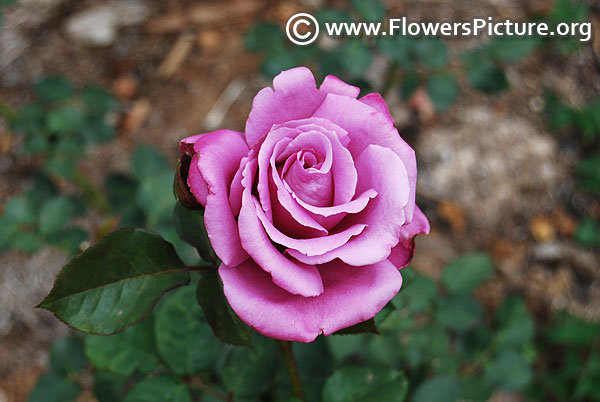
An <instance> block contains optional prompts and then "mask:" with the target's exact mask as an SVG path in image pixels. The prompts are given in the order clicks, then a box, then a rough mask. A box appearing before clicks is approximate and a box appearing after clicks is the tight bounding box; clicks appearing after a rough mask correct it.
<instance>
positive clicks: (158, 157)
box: [131, 145, 172, 181]
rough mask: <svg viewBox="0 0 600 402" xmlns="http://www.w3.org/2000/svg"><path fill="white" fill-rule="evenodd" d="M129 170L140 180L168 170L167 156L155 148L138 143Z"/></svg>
mask: <svg viewBox="0 0 600 402" xmlns="http://www.w3.org/2000/svg"><path fill="white" fill-rule="evenodd" d="M131 171H132V172H133V174H134V176H135V177H136V178H137V179H138V180H140V181H141V180H144V179H146V178H150V177H154V176H156V175H157V174H161V173H166V172H170V171H171V167H170V166H169V161H168V160H167V158H166V157H165V156H164V155H163V154H161V153H160V152H158V151H157V150H156V149H154V148H152V147H151V146H148V145H140V146H138V147H137V149H136V150H135V151H134V153H133V156H132V159H131ZM171 179H172V174H171Z"/></svg>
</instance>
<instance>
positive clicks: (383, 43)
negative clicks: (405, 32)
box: [377, 35, 415, 69]
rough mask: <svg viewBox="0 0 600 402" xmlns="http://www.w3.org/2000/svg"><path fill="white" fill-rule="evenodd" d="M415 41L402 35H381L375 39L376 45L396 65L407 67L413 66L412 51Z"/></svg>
mask: <svg viewBox="0 0 600 402" xmlns="http://www.w3.org/2000/svg"><path fill="white" fill-rule="evenodd" d="M414 46H415V41H414V40H413V39H411V38H407V37H405V36H402V35H395V36H383V37H380V38H379V39H378V40H377V47H378V48H379V50H380V51H381V52H382V53H383V54H384V55H385V56H387V57H388V58H389V59H390V60H391V61H392V62H394V63H395V64H396V65H397V66H398V67H400V68H403V69H408V68H411V67H412V66H413V60H412V59H413V57H412V52H413V50H414Z"/></svg>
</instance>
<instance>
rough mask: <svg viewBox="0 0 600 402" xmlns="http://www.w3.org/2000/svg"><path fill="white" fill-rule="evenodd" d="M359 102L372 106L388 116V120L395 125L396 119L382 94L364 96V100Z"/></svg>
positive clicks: (361, 99)
mask: <svg viewBox="0 0 600 402" xmlns="http://www.w3.org/2000/svg"><path fill="white" fill-rule="evenodd" d="M359 101H361V102H362V103H364V104H367V105H369V106H371V107H372V108H373V109H375V110H377V111H378V112H379V113H381V114H383V115H384V116H386V117H387V118H388V120H390V121H392V123H393V121H394V119H393V118H392V115H391V114H390V109H389V108H388V105H387V103H386V101H385V99H383V96H381V95H380V94H378V93H372V94H367V95H365V96H363V97H362V98H360V99H359Z"/></svg>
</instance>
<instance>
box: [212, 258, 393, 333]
mask: <svg viewBox="0 0 600 402" xmlns="http://www.w3.org/2000/svg"><path fill="white" fill-rule="evenodd" d="M320 271H321V276H322V278H323V285H324V288H325V291H324V292H323V294H321V295H320V296H317V297H302V296H295V295H291V294H289V293H288V292H286V291H285V290H283V289H281V288H279V287H277V286H276V285H275V284H273V282H272V281H271V278H270V277H269V275H268V274H266V273H265V272H263V271H262V270H261V269H260V267H258V266H257V265H256V264H255V263H254V262H252V261H251V260H248V261H246V262H244V263H242V264H241V265H239V266H237V267H230V266H227V265H225V264H222V265H221V267H220V268H219V275H220V276H221V279H222V280H223V290H224V292H225V296H226V297H227V300H228V301H229V304H230V305H231V307H232V308H233V310H234V311H235V313H236V314H237V315H238V316H239V317H240V318H241V319H242V320H243V321H244V322H245V323H246V324H248V325H250V326H251V327H253V328H255V329H256V330H257V331H259V332H260V333H262V334H264V335H266V336H269V337H272V338H277V339H283V340H289V341H300V342H312V341H313V340H314V339H315V338H316V337H317V336H318V335H321V334H323V335H330V334H332V333H334V332H336V331H338V330H340V329H343V328H347V327H349V326H352V325H354V324H358V323H359V322H362V321H366V320H368V319H371V318H373V317H374V316H375V314H377V313H378V312H379V311H380V310H381V309H382V308H383V307H384V306H385V305H386V304H387V303H388V302H389V301H390V300H391V299H392V298H393V297H394V295H395V294H396V293H398V290H400V287H401V286H402V276H401V275H400V273H399V272H398V270H397V269H396V268H394V266H393V265H392V264H390V263H389V262H388V261H387V260H384V261H381V262H378V263H376V264H373V265H367V266H364V267H349V266H347V265H345V264H343V263H341V262H339V261H333V262H331V263H329V264H327V265H324V266H322V267H320Z"/></svg>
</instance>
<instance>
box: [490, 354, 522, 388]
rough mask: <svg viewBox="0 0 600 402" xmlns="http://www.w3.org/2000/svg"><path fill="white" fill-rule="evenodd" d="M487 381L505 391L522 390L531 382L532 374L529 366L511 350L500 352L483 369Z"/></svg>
mask: <svg viewBox="0 0 600 402" xmlns="http://www.w3.org/2000/svg"><path fill="white" fill-rule="evenodd" d="M485 375H486V377H487V379H488V381H490V382H493V383H495V384H497V385H498V386H500V387H501V388H504V389H507V390H517V389H522V388H524V387H525V386H526V385H528V384H529V382H530V381H531V379H532V377H533V374H532V372H531V368H530V367H529V364H528V363H527V361H526V360H525V359H523V357H521V355H519V354H518V353H516V352H515V351H513V350H511V349H505V350H502V351H501V352H500V353H499V355H498V356H496V357H495V358H494V359H493V360H492V361H490V362H489V363H488V365H487V366H486V368H485Z"/></svg>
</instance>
